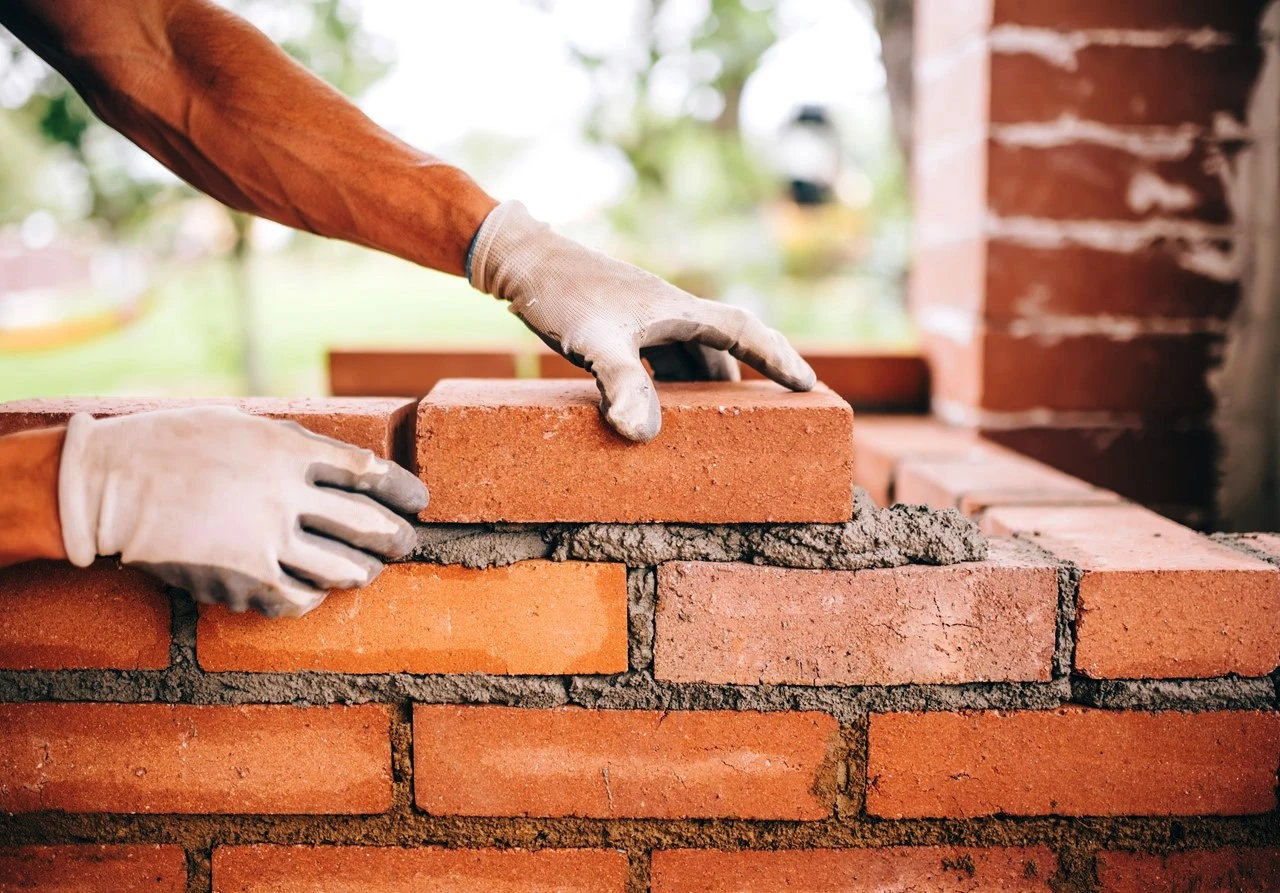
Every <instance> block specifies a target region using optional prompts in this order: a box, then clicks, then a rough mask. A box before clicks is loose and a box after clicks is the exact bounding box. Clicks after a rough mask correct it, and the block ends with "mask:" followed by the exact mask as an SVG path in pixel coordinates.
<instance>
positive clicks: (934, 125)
mask: <svg viewBox="0 0 1280 893" xmlns="http://www.w3.org/2000/svg"><path fill="white" fill-rule="evenodd" d="M944 2H945V0H944ZM991 70H992V69H991V54H990V53H988V52H986V51H985V50H984V49H983V48H981V47H973V48H966V49H965V50H964V51H963V52H961V53H959V54H957V55H956V57H955V58H954V59H951V60H948V62H947V64H946V66H945V68H944V69H942V70H940V71H938V72H933V73H931V75H932V76H930V77H927V78H925V77H922V74H923V73H924V70H922V69H921V68H920V67H917V69H916V93H915V97H916V101H915V104H914V109H913V113H914V116H913V117H914V122H913V123H914V139H915V142H916V145H915V147H913V150H912V154H913V156H915V159H916V161H917V162H919V161H920V160H921V159H923V158H924V157H926V155H927V153H929V152H930V151H932V150H938V149H941V148H942V147H946V148H948V149H949V148H950V147H952V146H954V145H958V144H961V143H964V142H969V141H973V142H977V141H980V140H981V139H983V138H984V137H985V136H986V135H987V125H988V117H989V107H990V101H991V92H992V91H991ZM917 153H924V154H917Z"/></svg>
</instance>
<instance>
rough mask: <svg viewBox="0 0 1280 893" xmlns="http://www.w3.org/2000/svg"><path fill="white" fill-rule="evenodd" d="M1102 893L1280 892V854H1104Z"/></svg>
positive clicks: (1100, 858) (1264, 851) (1241, 851)
mask: <svg viewBox="0 0 1280 893" xmlns="http://www.w3.org/2000/svg"><path fill="white" fill-rule="evenodd" d="M1098 883H1099V889H1100V890H1101V891H1102V893H1192V891H1194V893H1238V891H1250V893H1270V891H1274V890H1280V850H1275V849H1234V848H1232V849H1221V850H1192V851H1187V852H1181V853H1169V854H1168V855H1164V856H1157V855H1152V854H1148V853H1128V852H1106V851H1104V852H1101V853H1099V854H1098Z"/></svg>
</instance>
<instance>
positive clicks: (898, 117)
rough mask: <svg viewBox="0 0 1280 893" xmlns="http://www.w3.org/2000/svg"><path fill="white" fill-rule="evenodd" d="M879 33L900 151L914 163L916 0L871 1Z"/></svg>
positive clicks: (894, 128)
mask: <svg viewBox="0 0 1280 893" xmlns="http://www.w3.org/2000/svg"><path fill="white" fill-rule="evenodd" d="M869 2H870V3H871V8H872V10H873V11H874V12H875V16H876V30H877V31H879V32H880V55H881V58H882V59H883V60H884V71H885V77H886V83H887V85H888V88H889V107H890V109H891V110H892V112H893V131H894V135H895V136H896V137H897V138H898V148H899V149H900V150H901V152H902V156H903V158H905V159H906V160H907V162H908V164H909V163H910V161H911V105H912V100H913V89H912V87H913V81H912V72H911V65H912V55H913V54H912V45H913V43H914V40H915V14H914V8H915V0H869Z"/></svg>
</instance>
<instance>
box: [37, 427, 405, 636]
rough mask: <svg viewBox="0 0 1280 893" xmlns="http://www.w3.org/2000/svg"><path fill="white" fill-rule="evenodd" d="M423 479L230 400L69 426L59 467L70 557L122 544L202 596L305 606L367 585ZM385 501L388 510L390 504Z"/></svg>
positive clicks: (397, 537) (240, 605)
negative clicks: (256, 414)
mask: <svg viewBox="0 0 1280 893" xmlns="http://www.w3.org/2000/svg"><path fill="white" fill-rule="evenodd" d="M426 504H427V491H426V488H425V487H424V486H423V485H422V482H421V481H420V480H418V479H417V478H416V477H414V476H413V475H412V474H410V473H409V472H408V471H405V470H404V469H403V468H401V467H400V466H399V465H396V464H395V463H394V462H388V461H386V460H384V459H379V458H377V457H376V456H374V455H373V453H371V452H369V451H368V450H363V449H360V448H358V447H354V446H351V445H350V444H345V443H341V442H340V441H337V440H331V439H329V438H327V437H320V436H319V435H316V434H312V433H310V432H309V431H306V430H304V429H303V428H302V427H301V426H300V425H297V424H295V423H294V422H279V421H273V420H271V419H264V418H257V417H254V416H251V415H247V414H245V413H243V412H240V411H239V410H237V409H233V408H232V407H229V406H204V407H193V408H190V409H172V410H163V411H159V412H143V413H138V414H136V415H128V416H119V417H117V418H110V419H100V420H95V419H94V418H93V417H92V416H89V415H87V414H85V413H77V414H76V415H75V416H73V417H72V418H71V421H70V422H69V423H68V424H67V434H66V440H65V443H64V446H63V448H62V461H61V467H60V470H59V472H58V508H59V514H60V516H61V521H62V539H63V545H64V546H65V548H66V552H67V557H68V558H69V559H70V561H71V563H72V564H76V565H79V566H80V567H86V566H87V565H89V564H90V563H92V561H93V559H94V556H95V555H115V554H119V555H120V557H121V560H122V561H123V562H124V563H125V564H129V565H134V566H137V567H140V568H143V569H144V570H147V571H150V572H151V573H153V574H155V575H156V576H157V577H159V578H160V579H161V580H164V581H165V582H166V583H169V584H170V585H172V586H178V587H181V588H182V589H186V590H188V591H189V592H190V593H191V595H192V596H193V597H194V598H195V599H196V601H200V602H204V603H206V604H224V605H226V606H227V607H229V608H230V609H231V610H233V611H243V610H245V609H246V608H256V609H258V610H259V611H261V612H262V613H264V614H267V615H268V616H272V617H276V616H298V615H301V614H305V613H306V612H307V611H309V610H311V609H312V608H314V607H315V606H316V605H318V604H320V602H322V601H324V598H325V596H326V595H327V594H328V590H329V589H347V588H351V587H356V586H364V585H365V584H367V583H369V582H370V581H371V580H372V579H373V578H374V577H376V576H377V575H378V573H379V572H380V571H381V570H382V563H381V562H380V561H379V560H378V559H377V558H375V557H374V556H373V555H372V554H369V553H376V554H377V555H381V556H384V557H387V558H398V557H400V556H402V555H404V554H406V553H407V552H408V551H409V550H410V549H411V548H412V547H413V543H414V532H413V528H412V527H411V526H410V525H409V524H408V523H407V522H406V521H405V520H404V519H403V518H400V517H398V516H397V515H396V514H394V513H393V512H392V511H391V509H395V510H396V511H400V512H416V511H419V510H421V509H423V508H425V507H426ZM386 506H390V508H387V507H386Z"/></svg>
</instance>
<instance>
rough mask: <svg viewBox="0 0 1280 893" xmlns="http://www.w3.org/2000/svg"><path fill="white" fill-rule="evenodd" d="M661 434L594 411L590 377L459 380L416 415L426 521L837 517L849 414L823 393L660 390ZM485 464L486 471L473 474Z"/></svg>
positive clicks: (768, 388)
mask: <svg viewBox="0 0 1280 893" xmlns="http://www.w3.org/2000/svg"><path fill="white" fill-rule="evenodd" d="M659 393H660V395H661V396H662V399H663V403H664V410H663V420H662V433H661V435H660V436H659V437H658V438H657V439H656V440H654V441H653V442H651V443H648V444H644V445H637V444H633V443H629V442H627V441H625V440H623V439H622V438H621V437H619V436H618V435H616V434H614V433H612V432H611V431H609V430H608V429H607V428H606V427H605V426H604V424H603V422H602V421H601V419H600V415H599V410H598V404H599V400H600V395H599V392H598V391H597V390H596V387H595V385H594V384H593V383H591V382H590V381H557V380H548V381H510V382H504V383H503V384H502V386H501V387H498V386H495V385H494V384H493V383H492V382H484V381H471V380H467V379H459V380H455V381H451V382H446V383H444V384H442V385H440V386H439V387H437V388H436V389H435V390H434V391H433V392H432V393H431V394H430V395H429V396H428V397H427V399H426V400H424V401H423V402H422V406H421V408H420V409H419V413H418V432H419V440H418V467H419V468H420V469H422V471H421V474H422V478H423V480H424V481H425V482H426V484H427V487H428V489H429V490H430V491H431V504H430V505H429V506H428V507H427V509H426V510H425V511H424V512H423V513H422V519H423V520H424V521H445V522H462V523H467V522H475V521H692V522H698V523H715V522H742V521H844V520H848V518H849V517H850V515H851V513H852V497H851V492H852V481H853V469H852V465H853V449H852V424H853V413H852V411H851V410H850V409H849V405H848V404H847V403H845V402H844V401H843V400H841V399H840V398H839V397H837V396H836V395H835V394H833V393H832V392H831V391H829V390H825V389H821V388H819V389H818V390H815V391H812V392H810V393H808V394H794V393H790V392H788V391H786V390H784V389H783V388H781V387H779V386H778V385H775V384H772V383H765V382H746V383H743V384H740V385H736V386H726V385H701V384H671V385H666V386H662V387H660V388H659ZM478 469H484V473H483V474H480V473H477V470H478Z"/></svg>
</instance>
